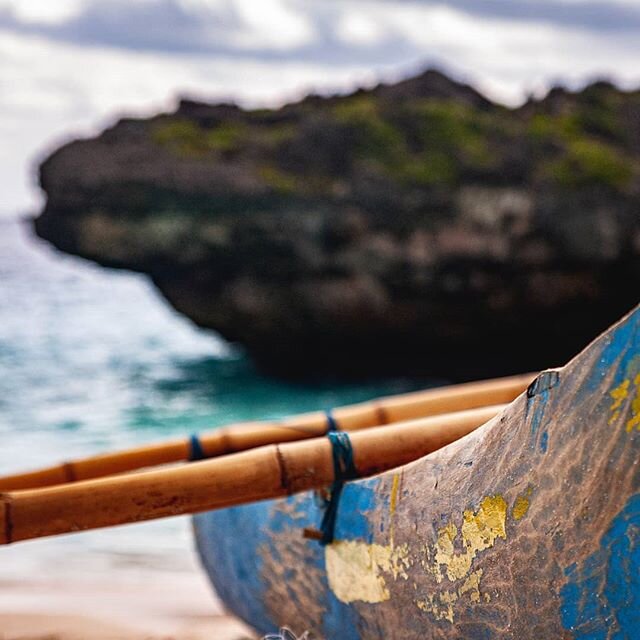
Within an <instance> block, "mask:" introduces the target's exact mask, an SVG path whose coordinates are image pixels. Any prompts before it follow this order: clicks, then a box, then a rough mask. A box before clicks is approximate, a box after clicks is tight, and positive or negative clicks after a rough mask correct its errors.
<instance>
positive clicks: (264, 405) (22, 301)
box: [0, 219, 424, 583]
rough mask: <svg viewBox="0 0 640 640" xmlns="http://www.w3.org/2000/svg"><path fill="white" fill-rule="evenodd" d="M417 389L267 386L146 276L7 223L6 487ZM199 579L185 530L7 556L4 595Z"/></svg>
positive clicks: (167, 524) (62, 542) (1, 350)
mask: <svg viewBox="0 0 640 640" xmlns="http://www.w3.org/2000/svg"><path fill="white" fill-rule="evenodd" d="M417 386H424V381H423V382H418V381H416V380H411V379H391V380H385V381H375V382H371V381H368V382H367V381H363V382H362V383H359V384H358V383H349V384H343V383H338V382H333V383H331V382H325V383H322V384H313V385H304V384H294V383H288V382H283V381H279V380H274V379H272V378H268V377H265V376H263V375H261V374H260V373H258V372H257V371H256V370H255V369H254V368H253V367H252V365H251V363H250V361H249V360H248V359H247V358H246V357H245V356H243V354H242V352H241V351H240V350H239V349H237V348H234V347H233V346H231V345H229V344H227V343H226V342H225V341H223V340H222V339H221V338H219V337H218V336H216V335H215V334H214V333H211V332H206V331H203V330H201V329H197V328H196V327H194V326H193V325H192V324H191V323H190V322H189V321H188V320H187V319H185V318H183V317H182V316H179V315H178V314H177V313H175V312H174V311H173V310H172V309H171V308H170V307H169V306H168V304H166V303H165V301H164V300H163V299H162V298H161V297H160V296H159V295H158V294H157V293H156V291H155V290H154V288H153V286H152V285H151V284H150V282H149V281H148V280H147V279H146V278H145V277H144V276H142V275H139V274H134V273H128V272H121V271H110V270H105V269H102V268H100V267H98V266H95V265H93V264H91V263H89V262H86V261H83V260H80V259H76V258H73V257H69V256H65V255H62V254H60V253H58V252H56V251H55V250H54V249H52V248H51V247H50V246H48V245H47V244H46V243H44V242H42V241H40V240H38V239H36V238H35V237H34V236H33V234H32V233H31V231H30V228H29V226H28V225H27V224H26V223H24V222H19V221H18V220H2V219H0V443H1V446H0V474H8V473H11V472H15V471H18V470H26V469H30V468H34V467H38V466H42V465H48V464H53V463H55V462H58V461H62V460H67V459H71V458H74V457H77V456H83V455H88V454H92V453H97V452H101V451H110V450H114V449H118V448H123V447H128V446H131V445H136V444H140V443H143V442H152V441H158V440H162V439H163V438H169V437H175V436H180V435H185V436H186V435H188V434H190V433H192V432H195V431H199V430H203V429H210V428H214V427H216V426H217V425H222V424H225V423H229V422H235V421H241V420H248V419H271V418H277V417H281V416H285V415H288V414H292V413H298V412H302V411H310V410H315V409H327V408H330V407H333V406H338V405H341V404H345V403H350V402H357V401H362V400H366V399H369V398H372V397H375V396H379V395H383V394H391V393H399V392H402V391H406V390H410V389H414V388H417ZM195 565H196V562H195V559H194V555H193V551H192V542H191V536H190V530H189V524H188V518H186V517H183V518H174V519H169V520H163V521H159V522H152V523H145V524H139V525H128V526H125V527H119V528H115V529H109V530H102V531H94V532H85V533H80V534H73V535H69V536H62V537H59V538H50V539H46V540H39V541H31V542H27V543H22V544H17V545H13V546H10V547H6V548H0V583H2V582H3V581H4V582H11V581H12V580H18V579H22V580H25V579H27V580H28V579H29V578H30V577H33V578H34V579H35V578H37V577H40V576H43V575H46V576H48V577H49V578H52V579H54V578H60V579H62V578H63V577H64V579H69V577H70V576H72V575H74V574H77V575H80V574H86V573H87V572H90V573H91V574H92V575H93V576H96V575H98V574H101V573H105V574H109V575H113V574H114V572H119V573H120V574H121V575H125V574H127V575H129V574H131V575H137V576H139V575H140V574H146V573H148V572H150V571H151V572H152V571H193V570H194V567H195Z"/></svg>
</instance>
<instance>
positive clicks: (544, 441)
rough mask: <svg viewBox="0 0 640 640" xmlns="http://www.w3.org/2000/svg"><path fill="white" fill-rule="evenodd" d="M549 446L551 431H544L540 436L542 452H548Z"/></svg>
mask: <svg viewBox="0 0 640 640" xmlns="http://www.w3.org/2000/svg"><path fill="white" fill-rule="evenodd" d="M548 447H549V432H548V431H544V432H543V433H542V435H541V436H540V451H541V452H542V453H547V449H548Z"/></svg>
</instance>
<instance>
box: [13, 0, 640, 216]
mask: <svg viewBox="0 0 640 640" xmlns="http://www.w3.org/2000/svg"><path fill="white" fill-rule="evenodd" d="M639 60H640V0H307V1H302V0H55V1H54V0H0V216H16V215H28V214H34V213H36V212H37V211H38V209H39V208H40V207H41V206H42V195H41V193H40V191H39V189H38V188H37V179H36V175H37V172H36V168H37V164H38V162H39V161H40V160H42V159H43V158H44V157H46V155H47V153H49V152H50V151H52V150H53V149H55V147H56V146H57V145H59V144H61V143H62V142H64V141H66V140H68V139H70V138H72V137H77V136H87V135H91V134H94V133H97V132H98V131H100V129H102V128H104V127H105V126H107V125H109V124H110V123H112V122H114V121H115V120H117V118H118V117H121V116H123V115H132V114H134V115H135V114H137V115H145V114H152V113H155V112H158V111H160V110H164V111H166V110H172V109H173V108H175V105H176V101H177V96H180V95H183V96H189V97H195V98H200V99H207V100H212V101H216V100H234V101H236V102H239V103H241V104H243V105H246V106H278V105H280V104H282V103H284V102H287V101H289V100H293V99H298V98H300V97H302V96H303V95H304V94H306V93H309V92H311V91H313V92H319V93H334V92H345V91H348V90H350V89H352V88H354V87H356V86H371V85H373V84H375V83H376V82H378V81H380V80H383V81H393V80H395V79H398V78H401V77H406V76H408V75H411V74H412V73H416V72H418V71H420V70H421V69H423V68H426V67H436V68H439V69H441V70H444V71H446V72H448V73H450V74H452V75H453V76H454V77H455V78H457V79H460V80H463V81H466V82H470V83H472V84H473V85H475V86H476V87H477V88H478V89H479V90H481V91H482V92H484V93H485V94H486V95H488V96H489V97H491V98H492V99H494V100H497V101H501V102H504V103H507V104H510V105H517V104H519V103H521V102H522V101H523V100H524V99H526V97H527V96H528V95H531V94H534V95H541V94H543V93H544V92H545V91H546V90H547V89H548V88H549V87H550V86H553V85H556V84H564V85H568V86H570V87H579V86H581V85H583V84H584V83H586V82H588V81H590V80H594V79H596V78H608V79H612V80H614V81H615V82H617V83H618V84H620V85H622V86H625V87H632V86H634V87H635V86H640V64H639V63H638V61H639Z"/></svg>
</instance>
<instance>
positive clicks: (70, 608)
mask: <svg viewBox="0 0 640 640" xmlns="http://www.w3.org/2000/svg"><path fill="white" fill-rule="evenodd" d="M152 573H157V576H156V577H153V576H152ZM213 637H215V638H216V640H252V639H254V638H255V634H254V633H253V631H251V630H250V629H249V628H248V627H246V626H245V625H244V624H242V623H241V622H240V621H238V620H237V619H236V618H234V617H233V616H231V615H229V614H227V613H226V612H225V611H224V609H223V606H222V604H221V602H220V600H219V599H218V598H217V596H216V595H215V594H214V593H213V591H212V590H211V588H210V586H209V584H208V582H207V580H206V577H205V576H204V574H200V573H198V572H195V571H193V572H178V573H171V572H145V574H144V575H141V576H140V577H139V578H138V579H135V580H132V579H131V578H130V577H128V578H127V579H122V577H121V576H120V577H119V576H118V572H114V574H113V575H111V576H106V575H105V576H101V577H100V578H99V579H96V578H95V577H91V576H87V577H86V578H82V579H79V578H77V577H75V578H71V579H65V578H63V577H62V576H59V575H58V576H55V577H44V578H42V579H37V580H36V579H26V580H18V579H9V580H2V579H0V640H86V639H87V638H91V639H95V640H161V639H164V640H168V639H169V638H171V639H172V640H210V639H211V638H213Z"/></svg>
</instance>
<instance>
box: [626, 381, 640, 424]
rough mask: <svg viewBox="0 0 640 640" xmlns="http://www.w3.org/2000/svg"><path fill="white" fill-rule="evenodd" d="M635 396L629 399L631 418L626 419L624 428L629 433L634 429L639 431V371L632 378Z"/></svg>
mask: <svg viewBox="0 0 640 640" xmlns="http://www.w3.org/2000/svg"><path fill="white" fill-rule="evenodd" d="M633 384H634V386H635V392H636V397H635V398H634V399H633V400H632V401H631V418H629V420H628V421H627V424H626V429H627V432H628V433H631V432H632V431H633V430H634V429H638V430H639V431H640V373H639V374H638V375H637V376H636V377H635V378H634V379H633Z"/></svg>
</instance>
